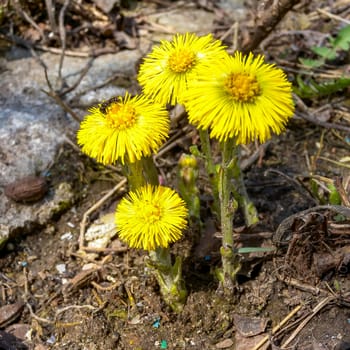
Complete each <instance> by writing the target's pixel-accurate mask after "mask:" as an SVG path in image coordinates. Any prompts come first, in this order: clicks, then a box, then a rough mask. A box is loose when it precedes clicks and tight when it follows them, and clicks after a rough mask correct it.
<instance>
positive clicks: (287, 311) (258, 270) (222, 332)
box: [0, 2, 350, 350]
mask: <svg viewBox="0 0 350 350" xmlns="http://www.w3.org/2000/svg"><path fill="white" fill-rule="evenodd" d="M329 3H332V4H333V5H334V3H333V2H329ZM347 14H348V12H347ZM340 15H341V13H340ZM286 50H290V47H289V46H286V47H285V48H281V47H279V49H278V52H277V49H276V47H275V48H271V50H270V52H269V53H270V55H272V56H273V55H275V56H276V57H280V56H279V53H280V52H286ZM343 63H344V62H343ZM347 64H349V62H348V61H347ZM342 97H343V95H341V94H340V95H337V96H334V97H332V98H333V99H335V100H336V101H337V107H339V106H343V107H344V106H345V107H344V108H346V105H345V104H343V102H342V101H343V100H342V99H341V98H342ZM332 101H334V100H331V101H330V103H331V104H332ZM306 102H307V104H308V107H310V108H315V109H316V108H317V107H319V106H321V105H323V104H324V102H325V101H324V100H322V101H321V100H316V99H315V100H309V101H306ZM332 106H334V104H333V105H331V107H329V108H330V110H331V112H333V115H334V110H332V108H333V107H332ZM347 108H348V107H347ZM347 113H348V114H349V110H348V109H347ZM327 121H328V122H329V123H334V122H335V121H334V118H333V119H332V117H330V118H329V119H328V120H327ZM182 123H184V124H181V125H179V126H178V129H179V130H181V128H182V130H186V133H188V132H191V136H192V137H191V141H193V142H194V143H196V142H197V141H196V140H198V138H197V137H196V132H195V131H194V130H193V129H190V130H188V129H186V128H185V121H182ZM344 125H346V123H345V124H344ZM184 133H185V131H183V134H182V135H184ZM346 136H347V131H342V130H337V129H335V128H333V127H329V126H328V127H325V126H324V125H317V124H315V123H310V121H305V120H304V119H301V118H295V119H293V120H292V121H291V122H290V124H289V125H288V130H287V131H286V132H285V133H284V134H283V135H280V136H278V137H274V138H273V139H272V140H271V142H270V143H269V144H268V146H267V147H266V148H265V151H264V152H261V153H260V156H259V159H258V160H256V161H254V162H251V163H250V164H249V166H247V167H246V169H245V183H246V186H247V190H248V192H249V195H250V198H251V199H252V200H253V202H254V204H255V205H256V208H257V210H258V213H259V219H260V222H259V223H258V224H257V225H255V226H254V227H250V228H247V227H245V226H244V222H243V219H242V214H241V213H240V212H239V211H238V212H237V215H236V217H235V232H234V235H235V238H236V242H237V248H239V247H247V246H250V247H252V246H253V247H257V246H258V247H276V250H274V251H273V252H264V253H261V252H258V253H249V254H241V255H240V258H241V261H242V269H241V271H240V274H239V276H238V281H237V285H236V289H235V293H234V294H233V295H232V296H231V297H230V298H228V297H227V296H224V295H223V294H222V291H221V290H220V289H219V288H218V286H219V284H218V282H217V280H216V279H215V276H214V273H213V271H214V269H215V267H216V266H219V265H220V258H219V253H218V246H219V242H220V240H219V238H218V236H219V234H220V227H219V225H218V223H217V222H216V219H215V217H214V216H213V215H211V214H210V212H209V209H208V208H209V202H210V192H209V191H208V183H207V178H206V177H205V175H203V176H201V178H200V183H199V187H200V191H201V201H202V202H201V207H202V214H203V216H202V217H203V218H205V219H203V220H204V222H203V227H204V229H203V232H202V237H201V238H199V239H197V238H196V237H197V236H198V228H197V227H196V226H195V225H192V226H191V225H190V228H189V229H188V230H187V232H186V234H185V237H184V239H183V240H181V241H180V242H178V243H176V244H174V246H173V247H172V251H173V252H174V254H175V253H179V254H181V255H182V256H183V258H184V262H183V275H184V279H185V283H186V286H187V289H188V298H187V302H186V305H185V307H184V310H183V311H182V312H181V313H180V314H175V313H174V312H172V311H171V310H170V309H169V308H168V307H167V306H166V305H165V304H164V302H163V301H162V299H161V297H160V294H159V290H158V286H157V283H156V280H155V278H154V277H153V275H152V274H151V273H150V271H149V270H148V269H147V267H146V265H145V257H146V256H147V253H146V252H143V251H140V250H132V249H126V247H125V246H123V245H122V244H121V243H120V242H119V241H118V239H117V237H115V238H114V239H113V240H112V241H111V242H110V245H109V248H114V249H115V251H111V250H106V251H104V252H101V253H99V254H89V253H85V254H83V253H81V252H79V234H80V224H81V221H82V218H83V216H84V214H85V213H86V211H87V210H88V209H89V208H91V207H92V206H93V205H94V204H95V203H96V202H97V201H98V200H99V199H100V198H101V197H103V195H104V194H106V193H107V192H108V191H109V190H111V189H112V188H113V187H114V186H115V185H116V184H117V183H118V182H119V181H120V180H121V178H122V177H121V175H120V172H119V171H118V168H117V169H112V168H109V167H107V168H105V167H102V166H100V165H98V164H96V163H95V162H94V161H93V160H91V159H89V158H87V157H86V156H84V155H82V154H81V153H80V152H79V151H78V150H77V149H76V148H74V147H72V145H70V144H65V145H63V146H62V149H61V150H60V151H59V152H58V154H57V159H56V160H57V161H56V162H55V165H54V166H53V168H52V169H51V170H50V186H51V188H52V189H53V188H54V187H55V184H57V183H59V182H61V181H62V180H64V181H67V182H69V183H71V184H73V186H74V189H75V192H76V193H77V194H78V195H77V198H78V199H77V201H76V203H75V204H74V205H73V207H71V208H69V209H68V210H67V211H66V212H64V213H63V214H61V215H60V216H59V217H55V218H54V220H52V222H51V223H50V224H49V225H47V226H46V227H41V228H38V229H37V230H35V231H33V232H32V233H31V234H30V235H27V236H25V237H20V238H18V239H17V240H16V241H11V242H9V243H8V244H7V247H6V250H5V251H3V252H2V256H1V258H0V271H1V273H0V285H1V297H0V306H2V307H4V306H5V305H11V304H15V303H16V302H19V301H21V300H22V301H23V302H24V307H22V306H20V307H19V312H17V313H16V317H14V318H13V319H11V322H9V324H6V327H5V326H4V327H3V329H4V330H5V331H0V332H1V333H0V344H1V346H2V347H0V348H1V349H37V350H39V349H60V350H64V349H70V350H82V349H86V350H90V349H91V350H92V349H106V350H109V349H110V350H112V349H121V350H122V349H133V350H137V349H144V350H148V349H170V350H172V349H194V350H195V349H198V350H200V349H238V350H239V349H246V350H250V349H257V347H255V348H254V346H256V344H257V343H258V342H259V341H260V340H261V339H262V338H263V337H265V336H266V337H267V342H266V344H265V345H262V346H261V347H260V348H261V349H263V348H265V349H266V348H270V349H282V348H283V349H286V348H290V349H299V350H307V349H310V350H311V349H312V350H319V349H321V350H322V349H343V350H344V349H350V309H349V306H350V296H349V290H350V279H349V268H350V248H349V247H350V245H349V244H350V238H349V232H350V215H349V214H348V212H347V211H346V210H345V209H344V208H346V198H345V197H341V198H340V202H339V203H338V204H342V205H344V206H341V208H343V209H341V210H340V209H339V206H338V207H337V206H330V207H328V208H325V207H324V206H322V205H324V204H327V203H333V204H334V203H335V202H331V198H330V191H329V189H327V184H328V183H329V181H328V180H331V181H333V180H336V179H340V180H339V181H340V182H341V186H340V187H338V189H343V190H344V191H345V192H348V191H349V189H350V187H349V174H348V171H347V168H346V167H344V166H343V164H344V163H340V162H339V160H340V159H342V158H344V157H347V156H348V153H349V149H350V146H349V144H348V143H347V141H346ZM190 144H191V142H185V143H184V144H180V145H177V146H176V147H175V148H172V149H171V150H170V151H168V152H167V153H165V154H163V155H162V157H160V159H158V163H159V166H160V173H161V174H162V176H163V180H164V182H165V183H166V185H168V186H172V187H176V167H174V164H176V162H177V160H178V159H179V157H180V156H181V154H182V153H183V152H186V153H188V152H189V146H190ZM255 150H256V146H255V145H250V146H248V147H244V148H243V159H242V160H243V161H244V160H246V159H250V157H251V156H252V154H253V153H254V151H255ZM327 159H333V160H335V161H337V162H338V163H337V164H334V163H330V162H329V161H327ZM126 190H127V189H126V187H125V186H124V187H123V188H122V189H121V190H120V191H119V192H117V193H116V194H115V195H114V196H112V197H111V198H109V199H108V200H107V201H106V202H104V203H103V205H102V206H100V207H98V208H97V209H96V210H95V211H93V212H92V213H91V214H90V216H89V223H92V222H93V221H94V220H96V219H98V218H100V217H102V216H104V215H105V214H107V213H113V212H114V210H115V208H116V205H117V204H118V201H119V200H120V199H121V197H122V195H123V194H124V193H125V192H126ZM339 193H340V191H339ZM43 200H44V199H43ZM28 205H30V204H28ZM312 207H315V208H314V209H313V210H307V209H309V208H312ZM305 210H306V211H305ZM67 286H68V287H67ZM1 310H4V309H2V308H1V307H0V316H1ZM288 316H289V317H288ZM286 318H287V319H286ZM281 322H283V323H282V324H281ZM14 324H16V325H21V326H18V327H19V329H24V330H26V331H28V333H27V335H26V337H27V338H26V340H24V341H20V340H19V339H20V338H21V337H20V336H19V335H18V333H15V332H14V331H13V325H14ZM277 326H279V327H277ZM9 327H12V329H9ZM20 327H22V328H20ZM294 332H295V333H294ZM9 333H13V334H16V335H17V339H12V338H10V335H9ZM1 342H2V343H1ZM4 344H7V345H4Z"/></svg>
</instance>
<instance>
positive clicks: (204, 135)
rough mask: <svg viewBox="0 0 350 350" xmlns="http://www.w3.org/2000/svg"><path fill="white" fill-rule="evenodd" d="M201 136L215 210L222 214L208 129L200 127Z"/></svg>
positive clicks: (217, 213) (218, 214)
mask: <svg viewBox="0 0 350 350" xmlns="http://www.w3.org/2000/svg"><path fill="white" fill-rule="evenodd" d="M198 133H199V137H200V140H201V148H202V153H203V156H204V166H205V169H206V171H207V174H208V178H209V181H210V184H211V189H212V191H213V198H214V202H213V206H212V209H213V212H214V213H216V215H217V216H218V217H219V216H220V202H219V190H218V174H217V170H216V165H215V163H214V160H213V156H212V152H211V146H210V138H209V133H208V130H207V129H206V130H203V129H199V130H198Z"/></svg>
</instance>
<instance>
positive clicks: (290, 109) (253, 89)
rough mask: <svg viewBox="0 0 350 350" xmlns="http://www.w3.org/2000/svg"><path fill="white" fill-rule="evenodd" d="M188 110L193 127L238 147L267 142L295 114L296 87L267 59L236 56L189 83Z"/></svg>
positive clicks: (237, 54)
mask: <svg viewBox="0 0 350 350" xmlns="http://www.w3.org/2000/svg"><path fill="white" fill-rule="evenodd" d="M185 97H186V102H185V106H186V109H187V111H188V114H189V121H190V123H192V124H194V125H196V126H197V127H199V128H202V129H210V130H211V133H210V136H211V137H214V138H217V139H219V140H220V141H226V140H227V139H229V138H235V140H236V142H237V144H247V143H249V142H251V141H253V140H255V139H258V140H259V141H260V142H265V141H266V140H268V139H269V138H271V133H275V134H280V133H281V132H282V131H283V130H284V129H285V126H286V123H287V121H288V119H289V118H291V117H292V116H293V113H294V104H293V100H292V87H291V84H290V83H289V82H288V81H287V79H286V75H285V74H284V73H283V71H282V70H281V69H279V68H277V67H275V66H274V65H272V64H267V63H265V62H264V58H263V56H261V55H259V56H257V57H255V58H254V56H253V54H249V55H248V56H243V55H242V53H240V52H237V53H236V54H235V55H234V56H230V55H228V54H227V56H226V57H225V59H223V60H221V61H218V62H217V63H216V64H214V65H211V66H210V67H206V68H204V69H201V71H200V75H199V78H198V79H197V80H193V81H191V82H189V86H188V90H187V93H186V96H185Z"/></svg>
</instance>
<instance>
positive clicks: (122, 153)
mask: <svg viewBox="0 0 350 350" xmlns="http://www.w3.org/2000/svg"><path fill="white" fill-rule="evenodd" d="M89 112H90V114H89V115H87V116H86V117H85V119H84V120H83V121H82V123H81V125H80V129H79V131H78V134H77V139H78V144H79V145H80V146H82V151H83V152H84V153H86V154H87V155H88V156H90V157H92V158H95V159H96V160H97V161H98V162H100V163H103V164H113V163H114V162H115V161H117V160H120V161H121V162H122V164H124V163H125V161H128V162H131V163H133V162H135V161H136V160H140V159H141V158H142V157H144V156H149V155H151V154H152V153H154V152H157V151H158V149H159V147H160V146H161V145H162V144H163V142H164V141H165V140H166V138H167V137H168V133H169V123H170V122H169V117H168V112H167V111H166V109H165V108H164V107H163V106H161V105H160V104H158V103H154V102H152V101H151V100H149V99H147V98H146V97H145V96H143V95H138V96H135V97H131V96H130V95H129V94H128V93H127V94H126V95H125V97H117V98H114V99H111V100H110V101H107V102H105V103H102V104H100V105H98V106H96V107H92V108H91V109H90V110H89Z"/></svg>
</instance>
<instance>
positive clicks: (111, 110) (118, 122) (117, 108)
mask: <svg viewBox="0 0 350 350" xmlns="http://www.w3.org/2000/svg"><path fill="white" fill-rule="evenodd" d="M106 120H107V123H108V125H109V126H110V127H111V128H114V129H118V130H125V129H128V128H131V127H132V126H133V125H134V124H135V121H136V111H135V108H134V107H132V106H129V105H124V104H121V103H113V104H111V105H110V106H109V107H108V108H107V113H106Z"/></svg>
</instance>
